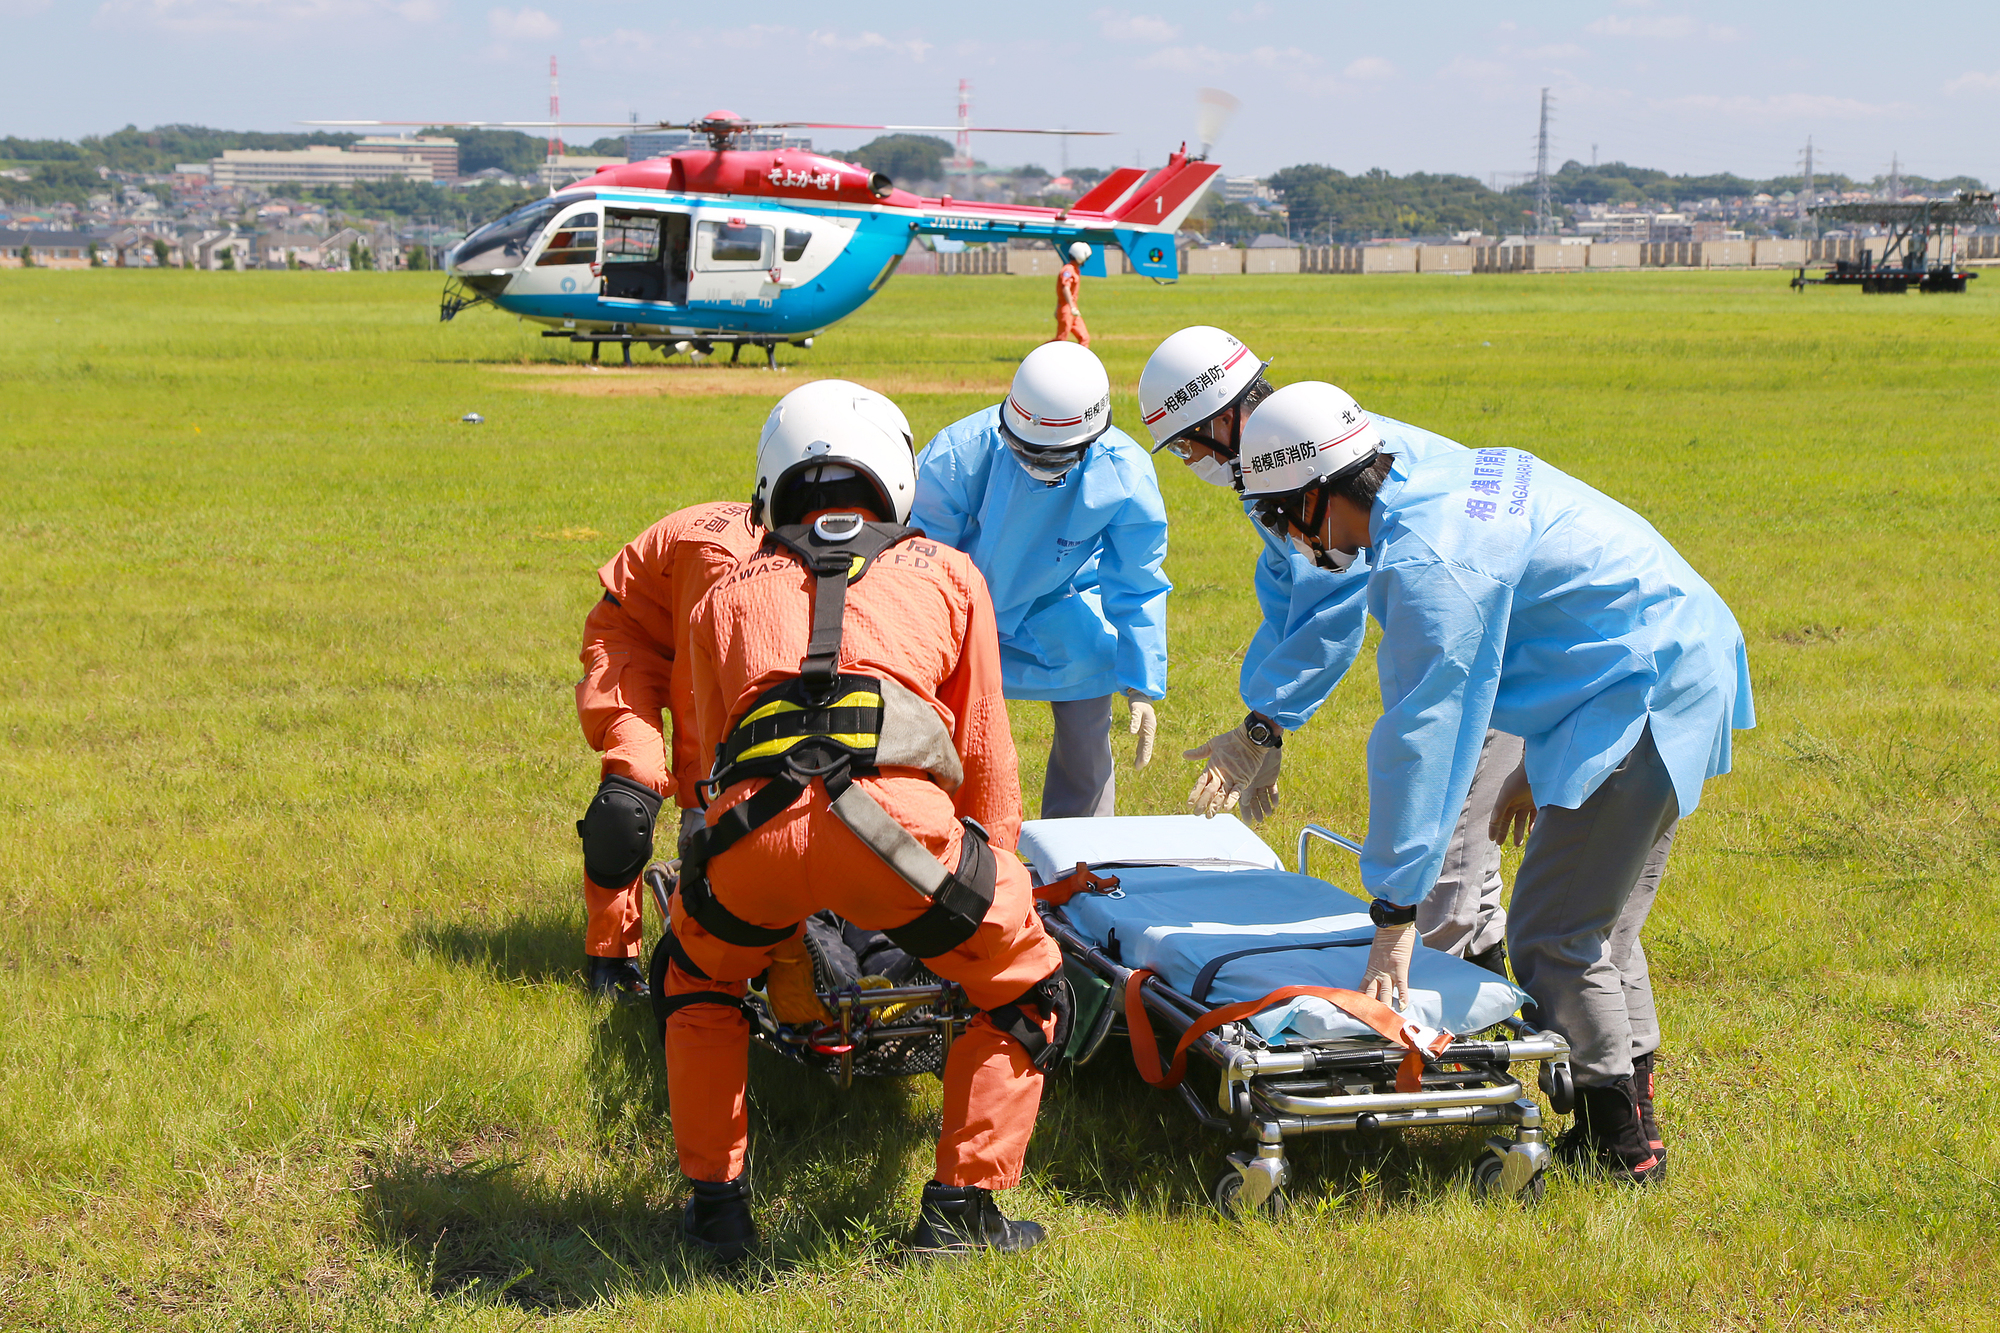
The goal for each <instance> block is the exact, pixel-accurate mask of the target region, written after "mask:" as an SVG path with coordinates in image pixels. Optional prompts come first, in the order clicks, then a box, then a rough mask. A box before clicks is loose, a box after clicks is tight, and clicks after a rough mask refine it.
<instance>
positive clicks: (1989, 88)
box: [1944, 70, 2000, 93]
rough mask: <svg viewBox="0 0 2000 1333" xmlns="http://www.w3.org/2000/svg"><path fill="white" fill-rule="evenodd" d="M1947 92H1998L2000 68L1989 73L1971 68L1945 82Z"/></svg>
mask: <svg viewBox="0 0 2000 1333" xmlns="http://www.w3.org/2000/svg"><path fill="white" fill-rule="evenodd" d="M1944 90H1945V91H1946V92H1948V93H2000V70H1995V71H1994V72H1993V73H1991V74H1986V73H1982V72H1981V71H1979V70H1972V71H1970V72H1969V73H1965V74H1961V75H1959V76H1958V77H1957V78H1955V79H1953V80H1952V81H1951V82H1949V83H1947V84H1945V86H1944Z"/></svg>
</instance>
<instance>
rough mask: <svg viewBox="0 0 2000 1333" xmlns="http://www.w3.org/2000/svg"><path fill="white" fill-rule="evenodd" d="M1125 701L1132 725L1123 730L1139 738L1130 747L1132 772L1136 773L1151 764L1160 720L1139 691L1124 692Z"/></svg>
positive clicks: (1151, 705) (1150, 704)
mask: <svg viewBox="0 0 2000 1333" xmlns="http://www.w3.org/2000/svg"><path fill="white" fill-rule="evenodd" d="M1125 701H1126V704H1127V706H1128V707H1130V709H1131V711H1132V723H1131V725H1130V726H1128V727H1126V728H1125V729H1126V731H1128V732H1130V733H1131V734H1132V735H1134V736H1137V737H1138V738H1139V740H1138V743H1137V744H1136V745H1134V746H1133V747H1132V771H1133V772H1135V773H1136V772H1138V771H1139V770H1140V769H1142V768H1144V767H1145V766H1146V765H1148V764H1150V763H1152V762H1153V737H1154V736H1155V735H1156V734H1158V732H1159V730H1160V719H1159V715H1158V714H1156V713H1155V712H1154V711H1153V703H1152V700H1150V699H1148V698H1147V697H1146V696H1145V695H1143V694H1141V693H1139V691H1137V690H1127V691H1125Z"/></svg>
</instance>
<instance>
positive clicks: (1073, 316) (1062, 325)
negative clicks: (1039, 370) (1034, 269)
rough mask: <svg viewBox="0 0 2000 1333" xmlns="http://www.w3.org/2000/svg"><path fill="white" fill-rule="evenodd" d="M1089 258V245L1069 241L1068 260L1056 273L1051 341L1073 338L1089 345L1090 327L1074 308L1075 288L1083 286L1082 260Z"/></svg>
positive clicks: (1086, 345) (1081, 314)
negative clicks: (1054, 324)
mask: <svg viewBox="0 0 2000 1333" xmlns="http://www.w3.org/2000/svg"><path fill="white" fill-rule="evenodd" d="M1088 258H1090V247H1089V246H1088V245H1086V244H1085V243H1084V242H1082V241H1071V242H1070V246H1069V262H1068V263H1066V264H1064V265H1063V266H1062V272H1060V273H1058V274H1056V336H1055V337H1054V338H1053V339H1051V341H1053V342H1067V341H1071V340H1074V341H1075V342H1077V343H1080V344H1082V345H1083V346H1085V347H1088V346H1090V329H1089V327H1088V326H1087V325H1085V324H1084V322H1083V312H1082V311H1081V310H1078V309H1077V308H1076V294H1077V290H1078V289H1079V288H1081V287H1082V286H1083V261H1084V260H1086V259H1088Z"/></svg>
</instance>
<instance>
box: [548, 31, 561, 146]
mask: <svg viewBox="0 0 2000 1333" xmlns="http://www.w3.org/2000/svg"><path fill="white" fill-rule="evenodd" d="M549 119H550V120H557V121H559V120H561V119H562V99H561V98H559V97H558V96H557V95H556V58H555V57H554V56H550V57H549ZM562 155H563V141H562V131H561V130H559V129H556V128H555V127H554V126H550V127H549V161H551V162H554V161H556V160H557V159H559V158H560V157H562Z"/></svg>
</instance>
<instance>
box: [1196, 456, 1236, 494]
mask: <svg viewBox="0 0 2000 1333" xmlns="http://www.w3.org/2000/svg"><path fill="white" fill-rule="evenodd" d="M1188 470H1189V471H1190V472H1192V473H1194V474H1195V476H1197V477H1200V478H1201V479H1202V480H1203V481H1205V482H1207V483H1208V484H1209V485H1211V486H1227V487H1229V488H1230V489H1231V490H1234V489H1236V469H1235V468H1234V467H1232V466H1230V464H1229V462H1228V460H1226V459H1221V458H1217V457H1216V456H1215V455H1214V454H1208V453H1205V454H1203V455H1202V456H1201V457H1199V458H1190V459H1189V460H1188Z"/></svg>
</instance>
